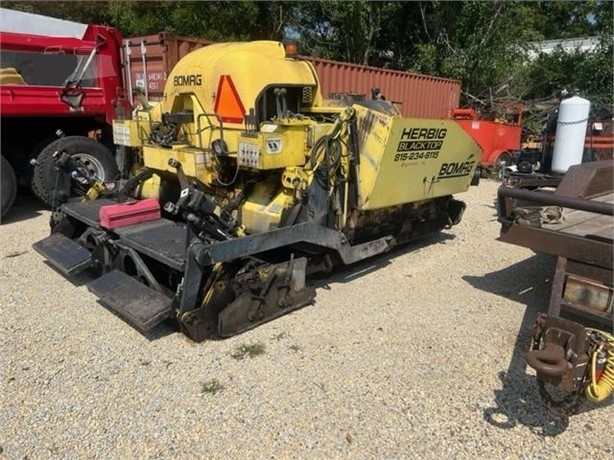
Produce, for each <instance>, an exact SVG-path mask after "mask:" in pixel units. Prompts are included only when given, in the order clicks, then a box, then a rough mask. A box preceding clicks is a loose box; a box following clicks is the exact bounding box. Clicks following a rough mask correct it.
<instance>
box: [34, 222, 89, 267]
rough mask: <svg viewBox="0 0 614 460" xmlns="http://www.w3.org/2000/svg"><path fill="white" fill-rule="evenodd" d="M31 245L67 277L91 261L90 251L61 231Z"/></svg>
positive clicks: (87, 265)
mask: <svg viewBox="0 0 614 460" xmlns="http://www.w3.org/2000/svg"><path fill="white" fill-rule="evenodd" d="M32 247H33V248H34V250H35V251H36V252H38V253H39V254H40V255H41V256H43V257H44V258H45V259H47V261H48V262H49V263H50V264H51V265H52V266H53V267H55V268H56V269H57V270H58V271H60V272H61V273H62V274H63V275H64V276H66V277H67V278H71V277H72V276H74V275H76V274H77V273H79V272H81V271H83V270H85V269H86V268H88V267H89V266H90V263H91V262H90V261H91V253H90V252H89V251H88V250H87V249H85V248H84V247H83V246H81V245H80V244H79V243H77V242H76V241H73V240H71V239H70V238H68V237H66V236H65V235H63V234H61V233H54V234H52V235H50V236H48V237H47V238H45V239H42V240H40V241H38V242H36V243H34V244H33V245H32Z"/></svg>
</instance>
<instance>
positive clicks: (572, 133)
mask: <svg viewBox="0 0 614 460" xmlns="http://www.w3.org/2000/svg"><path fill="white" fill-rule="evenodd" d="M590 108H591V103H590V102H589V101H587V100H586V99H582V98H581V97H578V96H574V97H571V98H569V99H565V100H564V101H562V102H561V104H560V106H559V116H558V120H557V125H556V136H555V139H554V151H553V153H552V172H553V173H558V174H565V173H566V172H567V170H568V169H569V167H570V166H573V165H577V164H580V163H582V154H583V152H584V139H585V137H586V125H587V123H588V114H589V111H590Z"/></svg>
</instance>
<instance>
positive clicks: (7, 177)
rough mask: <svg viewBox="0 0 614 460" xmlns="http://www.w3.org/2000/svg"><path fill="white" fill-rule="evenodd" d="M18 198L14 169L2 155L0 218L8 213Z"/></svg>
mask: <svg viewBox="0 0 614 460" xmlns="http://www.w3.org/2000/svg"><path fill="white" fill-rule="evenodd" d="M16 196H17V178H16V177H15V172H14V171H13V167H12V166H11V164H10V163H9V162H8V160H7V159H6V158H4V157H3V156H1V155H0V217H4V215H5V214H6V213H7V212H8V210H9V209H10V208H11V206H12V205H13V202H14V201H15V197H16Z"/></svg>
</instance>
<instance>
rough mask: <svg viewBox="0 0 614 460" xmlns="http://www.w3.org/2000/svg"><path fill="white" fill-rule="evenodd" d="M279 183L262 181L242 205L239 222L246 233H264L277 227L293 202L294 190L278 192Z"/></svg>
mask: <svg viewBox="0 0 614 460" xmlns="http://www.w3.org/2000/svg"><path fill="white" fill-rule="evenodd" d="M277 187H278V185H277V184H274V183H271V182H260V183H258V184H256V185H255V187H254V190H253V192H252V194H251V195H250V196H249V198H248V199H247V201H246V202H245V203H244V204H243V206H241V209H240V211H239V223H240V224H241V225H243V226H244V227H245V232H246V233H263V232H268V231H270V230H273V229H275V228H277V226H278V225H279V221H280V219H281V214H282V212H283V210H284V209H285V208H287V207H288V206H290V205H291V204H292V203H293V193H292V191H289V190H285V189H282V191H280V192H277Z"/></svg>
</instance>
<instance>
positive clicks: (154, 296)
mask: <svg viewBox="0 0 614 460" xmlns="http://www.w3.org/2000/svg"><path fill="white" fill-rule="evenodd" d="M87 288H88V289H89V290H90V292H92V293H94V294H96V295H97V296H98V297H99V298H100V301H101V302H102V303H103V304H104V305H106V306H107V307H109V308H110V309H111V310H113V311H114V312H115V313H117V314H118V315H119V316H120V317H122V318H123V319H125V320H126V321H127V322H128V323H130V324H131V325H133V326H134V327H135V328H137V329H138V330H139V331H141V332H147V331H149V330H151V329H152V328H153V327H155V326H156V325H158V324H160V323H161V322H162V321H164V320H165V319H166V318H168V317H170V314H171V299H169V298H168V297H166V296H165V295H164V294H162V293H160V292H158V291H154V290H153V289H151V288H149V287H147V286H145V285H144V284H143V283H141V282H139V281H137V280H136V279H134V278H132V277H131V276H129V275H126V274H125V273H124V272H120V271H118V270H113V271H111V272H109V273H106V274H105V275H103V276H101V277H100V278H97V279H95V280H94V281H92V282H90V283H88V284H87Z"/></svg>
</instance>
